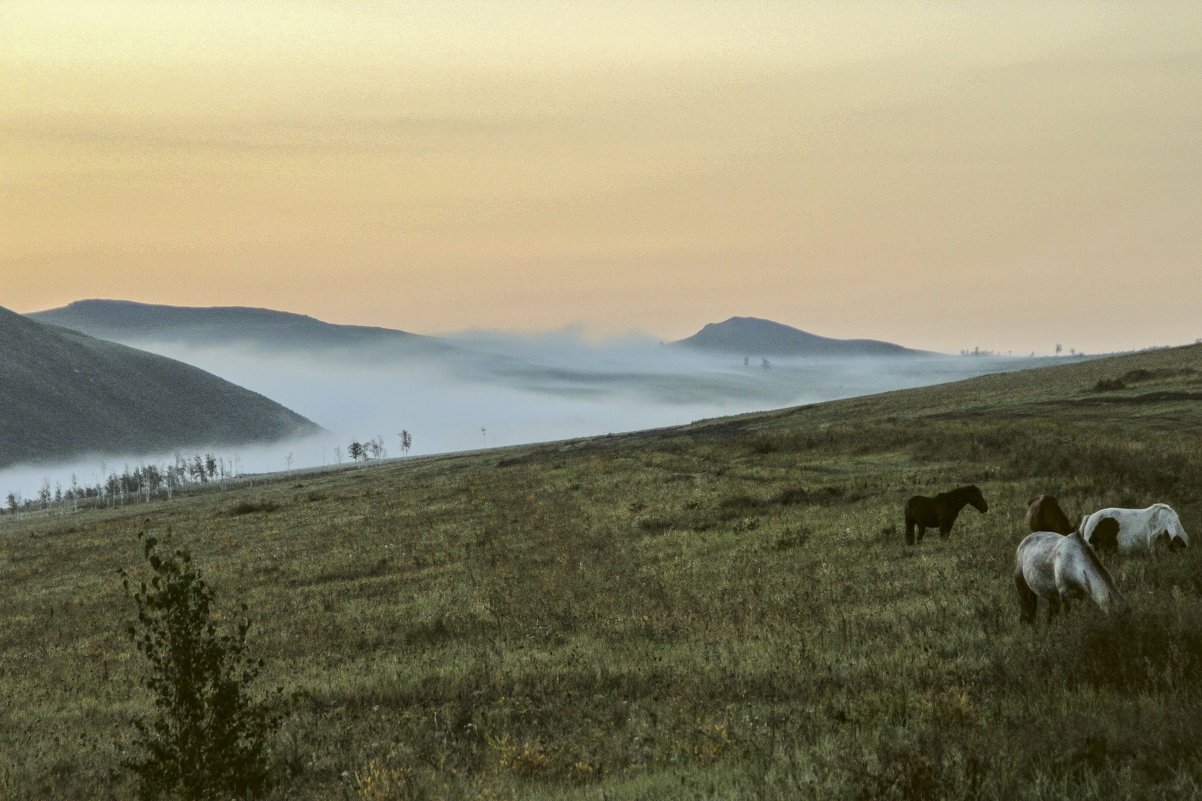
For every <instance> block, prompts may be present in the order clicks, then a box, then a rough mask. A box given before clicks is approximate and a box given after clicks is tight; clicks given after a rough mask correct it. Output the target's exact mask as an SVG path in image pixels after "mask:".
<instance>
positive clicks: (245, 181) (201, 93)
mask: <svg viewBox="0 0 1202 801" xmlns="http://www.w3.org/2000/svg"><path fill="white" fill-rule="evenodd" d="M1199 98H1202V4H1199V3H1195V2H1188V3H1187V2H1183V3H1167V2H1165V3H1149V4H1124V3H1045V2H1039V3H1014V2H995V3H990V2H981V3H950V2H949V3H893V2H881V3H871V2H862V3H844V2H830V3H805V2H797V0H793V1H792V2H779V3H778V2H759V3H757V2H751V1H750V0H747V1H746V2H731V3H723V2H702V1H700V0H688V1H687V2H663V1H662V0H661V1H659V2H657V1H656V0H640V1H639V2H595V3H588V4H586V3H563V2H534V1H533V0H509V1H508V2H498V3H491V4H487V3H480V2H458V3H457V2H411V3H404V2H366V1H364V2H345V0H339V1H338V2H335V1H334V0H325V1H323V0H312V1H310V2H295V1H290V2H266V0H237V1H231V2H205V3H190V4H182V3H181V4H176V3H162V2H158V0H147V1H146V2H101V1H100V0H89V1H86V2H78V3H71V2H55V3H42V2H21V1H20V0H0V305H2V306H6V307H9V308H12V309H15V310H17V311H25V312H28V311H34V310H37V309H43V308H48V307H52V306H58V305H63V304H65V303H68V302H70V301H72V300H77V299H81V298H88V297H109V298H124V299H131V300H140V301H146V302H154V303H172V304H179V305H235V304H236V305H252V306H266V307H271V308H277V309H284V310H288V311H295V312H301V313H306V314H312V315H314V316H316V317H320V318H322V319H325V320H329V321H332V322H342V323H362V324H374V325H384V326H390V327H397V328H402V329H406V330H410V331H416V332H420V333H439V332H446V331H451V330H458V329H464V328H476V327H496V328H504V329H546V328H552V327H558V326H562V325H567V324H572V323H581V324H584V325H585V326H588V327H590V328H593V329H596V330H599V331H602V332H617V331H624V330H628V329H640V330H644V331H647V332H648V333H651V334H653V335H655V336H658V337H661V338H663V339H676V338H679V337H683V336H687V335H689V334H691V333H693V332H694V331H695V330H697V329H698V328H700V327H701V326H702V325H703V324H705V323H706V322H711V321H717V320H722V319H725V318H726V317H728V316H730V315H734V314H739V315H754V316H760V317H768V318H771V319H775V320H778V321H780V322H784V323H787V324H790V325H795V326H797V327H800V328H804V329H806V330H809V331H812V332H815V333H819V334H824V335H827V336H835V337H861V336H862V337H873V338H879V339H887V340H890V341H895V342H900V343H902V344H905V345H909V346H913V347H920V348H931V349H936V350H944V351H956V350H959V349H960V348H965V347H973V346H980V347H982V348H992V349H996V350H1001V351H1006V350H1013V351H1015V352H1027V351H1031V350H1036V351H1039V352H1047V351H1049V350H1050V349H1051V348H1052V347H1053V346H1054V344H1055V343H1057V342H1060V343H1063V344H1064V346H1065V348H1066V349H1067V348H1069V347H1076V348H1079V349H1083V350H1087V351H1101V350H1114V349H1126V348H1132V347H1140V346H1145V345H1153V344H1179V343H1183V342H1192V341H1193V340H1194V339H1195V338H1197V337H1202V315H1199V313H1198V312H1199V307H1200V301H1202V234H1200V233H1199V230H1200V229H1202V221H1200V217H1202V101H1200V100H1199Z"/></svg>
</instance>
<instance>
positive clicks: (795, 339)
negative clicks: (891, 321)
mask: <svg viewBox="0 0 1202 801" xmlns="http://www.w3.org/2000/svg"><path fill="white" fill-rule="evenodd" d="M672 344H674V345H683V346H685V347H689V348H695V349H698V350H708V351H716V352H722V353H735V354H740V355H743V356H754V357H757V358H759V357H764V356H777V357H781V356H932V355H935V354H933V353H931V352H930V351H923V350H914V349H912V348H906V347H903V346H901V345H895V344H893V343H892V342H882V341H880V340H876V339H831V338H829V337H822V336H818V335H817V334H811V333H809V332H807V331H802V330H800V329H798V328H793V327H792V326H788V325H784V324H782V323H776V322H773V321H772V320H763V319H760V318H758V317H731V318H730V319H728V320H724V321H723V322H720V323H708V324H707V325H706V326H705V327H704V328H702V329H701V330H700V331H698V332H697V333H696V334H693V336H691V337H687V338H685V339H680V340H677V341H676V342H674V343H672Z"/></svg>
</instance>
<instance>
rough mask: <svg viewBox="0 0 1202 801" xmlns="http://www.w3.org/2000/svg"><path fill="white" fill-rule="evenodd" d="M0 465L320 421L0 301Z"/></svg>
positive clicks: (215, 441)
mask: <svg viewBox="0 0 1202 801" xmlns="http://www.w3.org/2000/svg"><path fill="white" fill-rule="evenodd" d="M0 342H3V343H4V347H3V349H0V409H3V413H0V467H3V466H6V465H11V464H17V463H20V462H33V461H49V460H53V459H58V458H64V457H69V456H76V455H80V454H84V453H109V454H137V453H150V452H156V451H167V450H171V449H172V448H180V447H185V446H197V445H198V446H205V445H235V444H243V443H250V442H271V441H274V440H278V439H283V438H285V437H289V436H293V435H297V434H303V433H314V432H316V431H319V430H320V429H319V428H318V427H317V426H316V425H314V424H313V423H311V422H310V421H308V420H306V419H305V418H303V417H301V416H300V415H298V414H296V413H294V412H291V411H289V410H288V409H285V408H284V407H283V406H280V405H279V404H278V403H275V402H273V401H271V400H269V399H267V398H265V397H263V396H262V395H259V394H257V393H254V392H251V391H249V390H246V389H243V388H241V387H238V386H235V385H234V384H231V383H230V382H228V381H224V380H222V379H220V378H218V377H216V376H214V375H211V374H210V373H206V372H204V371H203V370H199V369H197V368H195V367H191V366H189V365H186V364H183V363H182V362H177V361H174V360H172V359H166V358H163V357H162V356H155V355H153V354H150V353H144V352H142V351H138V350H134V349H133V348H127V347H124V346H122V345H116V344H113V343H111V342H102V341H100V340H96V339H92V338H91V337H87V336H83V335H82V334H77V333H75V332H73V331H68V330H66V329H63V328H57V327H55V326H50V325H43V324H41V323H37V322H34V321H32V320H29V319H26V318H25V317H22V316H21V315H19V314H15V313H13V312H11V311H8V310H7V309H3V308H0Z"/></svg>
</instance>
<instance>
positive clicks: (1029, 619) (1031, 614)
mask: <svg viewBox="0 0 1202 801" xmlns="http://www.w3.org/2000/svg"><path fill="white" fill-rule="evenodd" d="M1014 588H1015V589H1016V590H1018V616H1019V619H1020V620H1021V621H1022V622H1023V623H1034V622H1035V610H1036V608H1037V607H1038V606H1039V596H1038V595H1036V594H1035V590H1033V589H1031V587H1030V586H1029V585H1028V584H1027V579H1026V577H1025V576H1024V575H1023V565H1022V559H1021V557H1016V558H1015V560H1014Z"/></svg>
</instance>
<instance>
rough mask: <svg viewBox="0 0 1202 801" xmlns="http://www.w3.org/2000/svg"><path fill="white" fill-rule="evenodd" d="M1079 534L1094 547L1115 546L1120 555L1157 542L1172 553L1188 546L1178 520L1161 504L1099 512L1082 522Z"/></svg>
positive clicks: (1147, 549)
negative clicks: (1167, 547)
mask: <svg viewBox="0 0 1202 801" xmlns="http://www.w3.org/2000/svg"><path fill="white" fill-rule="evenodd" d="M1107 521H1114V522H1113V523H1108V522H1107ZM1116 524H1117V531H1115V526H1116ZM1081 534H1082V535H1083V536H1084V537H1085V541H1086V542H1088V543H1090V544H1092V545H1094V546H1097V547H1106V546H1107V545H1109V546H1111V547H1117V548H1118V550H1119V553H1124V554H1131V553H1140V552H1147V551H1151V550H1152V549H1153V548H1154V547H1155V546H1156V544H1157V543H1159V542H1163V543H1167V544H1168V546H1169V548H1170V549H1172V550H1177V549H1179V548H1185V547H1188V546H1189V535H1187V534H1186V533H1185V529H1184V528H1182V527H1181V518H1179V517H1177V513H1176V512H1174V511H1173V507H1171V506H1169V505H1168V504H1165V503H1154V504H1152V505H1151V506H1149V507H1148V508H1147V509H1116V508H1109V509H1099V510H1098V511H1096V512H1094V513H1093V514H1091V515H1088V516H1086V518H1085V520H1083V521H1082V523H1081Z"/></svg>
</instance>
